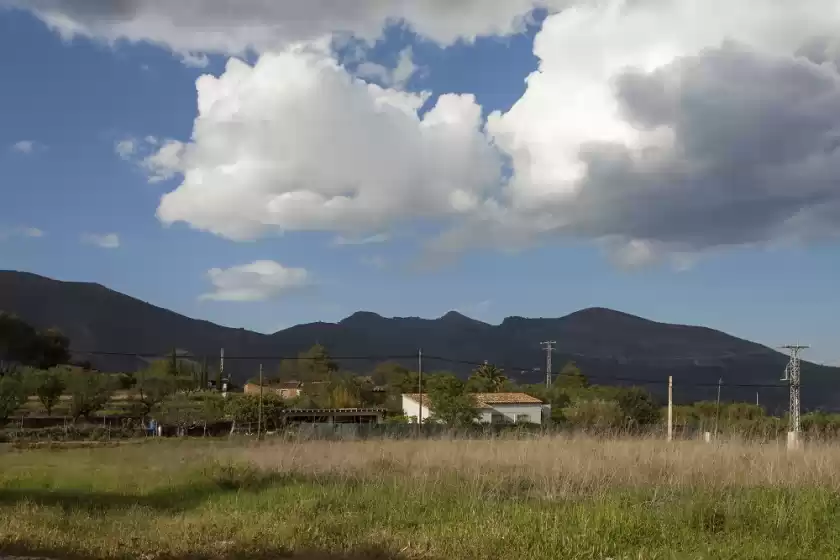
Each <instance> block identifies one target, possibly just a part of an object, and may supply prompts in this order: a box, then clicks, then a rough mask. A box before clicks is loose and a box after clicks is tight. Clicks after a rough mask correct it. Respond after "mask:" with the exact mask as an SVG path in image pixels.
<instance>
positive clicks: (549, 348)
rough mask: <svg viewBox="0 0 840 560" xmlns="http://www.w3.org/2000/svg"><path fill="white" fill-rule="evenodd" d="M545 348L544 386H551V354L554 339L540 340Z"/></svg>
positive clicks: (554, 342)
mask: <svg viewBox="0 0 840 560" xmlns="http://www.w3.org/2000/svg"><path fill="white" fill-rule="evenodd" d="M540 344H542V345H543V349H544V350H545V386H546V387H551V354H552V352H554V345H555V344H557V342H556V341H554V340H547V341H545V342H541V343H540Z"/></svg>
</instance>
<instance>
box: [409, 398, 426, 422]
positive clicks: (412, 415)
mask: <svg viewBox="0 0 840 560" xmlns="http://www.w3.org/2000/svg"><path fill="white" fill-rule="evenodd" d="M402 409H403V414H405V415H406V416H408V419H409V421H410V422H412V423H416V422H417V414H418V413H419V412H420V405H419V404H417V401H415V400H413V399H410V398H408V397H406V396H405V395H403V397H402ZM422 414H423V421H424V422H425V421H426V419H427V418H429V416H431V413H430V411H429V409H428V408H427V407H425V406H424V407H423V410H422Z"/></svg>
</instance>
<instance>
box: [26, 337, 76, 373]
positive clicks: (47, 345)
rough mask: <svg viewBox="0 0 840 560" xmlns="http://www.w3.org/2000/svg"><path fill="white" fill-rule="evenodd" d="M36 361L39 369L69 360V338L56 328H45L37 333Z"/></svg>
mask: <svg viewBox="0 0 840 560" xmlns="http://www.w3.org/2000/svg"><path fill="white" fill-rule="evenodd" d="M37 345H38V350H37V353H38V363H37V364H33V365H35V366H36V367H39V368H41V369H49V368H51V367H55V366H57V365H59V364H66V363H67V362H69V361H70V339H69V338H67V337H66V336H64V335H63V334H61V332H60V331H59V330H57V329H47V330H45V331H42V332H40V333H38V337H37Z"/></svg>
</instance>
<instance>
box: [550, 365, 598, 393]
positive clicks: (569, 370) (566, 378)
mask: <svg viewBox="0 0 840 560" xmlns="http://www.w3.org/2000/svg"><path fill="white" fill-rule="evenodd" d="M552 387H558V388H561V389H585V388H587V387H589V381H588V380H587V379H586V376H585V375H583V373H582V372H581V371H580V368H579V367H578V366H577V364H576V363H575V362H568V363H567V364H566V365H565V366H563V369H561V370H560V373H559V374H558V375H557V379H556V380H555V381H554V383H553V384H552Z"/></svg>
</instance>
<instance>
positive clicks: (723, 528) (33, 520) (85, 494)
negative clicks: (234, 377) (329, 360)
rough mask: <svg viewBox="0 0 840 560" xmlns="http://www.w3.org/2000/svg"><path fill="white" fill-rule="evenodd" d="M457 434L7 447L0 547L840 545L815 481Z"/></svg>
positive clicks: (0, 469)
mask: <svg viewBox="0 0 840 560" xmlns="http://www.w3.org/2000/svg"><path fill="white" fill-rule="evenodd" d="M330 445H332V447H330ZM409 445H415V446H423V445H429V446H430V447H428V449H427V451H425V452H426V453H427V455H428V456H427V457H426V460H425V461H423V460H421V459H420V458H419V456H412V457H410V458H409V459H406V461H404V462H403V461H401V460H400V457H403V456H406V454H405V452H404V450H405V449H408V447H407V446H409ZM435 445H437V447H433V446H435ZM457 445H458V444H457V443H455V444H453V447H449V446H447V445H446V444H434V443H431V444H423V443H421V444H417V443H414V442H394V443H388V442H385V443H380V444H364V443H358V444H352V443H351V444H323V443H311V444H299V445H284V446H271V447H266V448H254V447H245V446H243V447H237V446H236V445H231V444H221V443H196V442H193V443H185V444H177V443H173V442H153V443H149V444H144V445H134V446H126V447H119V448H105V449H74V450H68V451H42V450H38V451H26V452H8V453H5V454H3V455H2V456H0V551H3V552H12V553H19V554H20V553H26V554H39V555H51V556H53V557H58V558H140V557H144V558H185V559H186V558H269V557H272V558H275V557H285V556H289V555H292V554H295V555H300V557H302V558H313V559H314V558H318V559H338V558H348V559H350V558H352V559H354V560H355V559H358V560H362V559H368V558H381V559H386V558H387V559H399V558H406V559H408V558H429V559H441V560H443V559H450V558H452V559H456V558H457V559H473V558H474V559H487V560H490V559H522V560H527V559H549V558H550V559H557V558H564V559H565V558H568V559H598V560H602V559H606V558H612V559H614V560H618V559H641V558H644V559H692V560H699V559H716V560H722V559H736V558H737V559H762V560H767V559H776V558H778V559H786V560H790V559H799V558H801V559H809V560H814V559H821V558H825V559H829V558H830V559H836V558H837V557H838V551H840V495H839V494H838V493H837V492H836V488H833V487H832V486H831V484H829V483H828V482H827V481H826V480H822V479H820V478H819V477H816V476H815V477H812V478H811V479H809V478H808V477H805V478H803V479H799V480H797V481H795V483H779V484H762V483H757V484H734V483H733V484H730V483H721V484H709V485H708V486H704V485H702V484H697V483H696V482H693V481H689V482H685V483H683V482H675V481H674V480H673V479H671V480H670V481H669V480H667V479H666V478H662V480H661V482H660V483H656V478H655V476H659V475H651V476H653V477H654V478H652V479H651V480H652V481H653V482H652V483H645V484H637V483H631V480H630V479H628V478H626V477H625V476H624V475H623V474H622V473H621V472H620V471H619V470H616V473H615V476H614V478H613V479H612V482H611V483H607V484H606V485H604V484H600V487H596V486H598V485H595V486H588V485H587V484H588V482H592V481H594V479H590V478H589V477H592V476H594V475H592V474H591V473H592V470H591V468H593V467H591V465H590V466H589V467H587V465H588V463H581V470H573V469H568V470H566V471H557V472H555V471H548V470H544V471H539V470H535V469H525V468H523V469H517V468H515V466H514V467H513V468H511V467H510V465H509V464H505V465H502V464H501V463H494V462H493V459H492V457H491V455H492V454H495V453H498V452H499V450H500V449H501V450H503V449H505V447H504V446H506V445H514V444H508V442H494V443H492V444H489V445H493V446H502V447H494V448H492V451H489V450H488V449H489V448H488V449H482V450H481V453H483V454H484V455H481V457H483V459H482V460H486V461H487V463H486V468H485V471H486V472H484V473H483V474H476V472H479V471H477V470H474V469H470V468H465V467H464V465H465V463H453V462H452V461H451V460H450V458H449V457H444V456H443V455H440V456H438V455H437V454H441V453H450V452H451V449H455V448H456V447H455V446H457ZM578 445H582V444H578ZM588 445H589V446H590V447H591V450H590V451H591V452H592V453H593V454H598V453H609V452H604V451H603V450H600V449H599V446H605V445H610V443H609V442H606V443H605V442H594V441H592V442H589V443H588ZM388 446H394V447H388ZM535 446H536V447H535V452H536V450H538V448H539V446H540V444H539V442H536V443H535ZM390 449H394V452H393V454H391V451H390ZM656 449H658V448H656ZM548 451H550V450H547V452H548ZM573 452H578V451H573ZM674 452H675V453H679V451H678V450H677V451H674ZM349 453H351V454H355V455H354V458H352V459H350V460H348V459H347V457H348V454H349ZM651 453H654V451H651ZM336 456H342V457H343V459H342V460H341V462H340V463H339V462H336V459H335V457H336ZM365 456H367V457H365ZM428 457H432V459H428ZM476 457H477V456H476ZM581 457H582V459H581V460H582V461H585V460H586V459H585V458H586V455H581ZM628 460H629V459H628ZM635 460H636V459H633V461H635ZM803 460H804V461H807V459H803ZM677 461H678V460H677ZM271 463H276V465H275V466H274V467H271V468H269V467H267V466H266V465H267V464H271ZM312 465H320V467H317V468H313V467H312ZM622 466H623V465H616V468H617V469H619V468H621V467H622ZM673 468H674V469H680V468H682V467H680V466H679V465H678V464H677V463H674V466H673ZM745 468H746V467H745ZM675 472H676V471H675ZM549 476H552V477H553V476H560V477H566V479H563V480H553V479H552V480H549V479H548V478H546V477H549ZM599 480H600V479H599ZM686 480H687V479H686ZM692 480H693V479H692ZM587 481H588V482H587ZM759 482H760V481H759ZM571 488H575V490H570V489H571ZM559 489H565V490H563V492H559ZM559 493H562V494H564V495H562V496H561V495H558V494H559Z"/></svg>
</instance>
